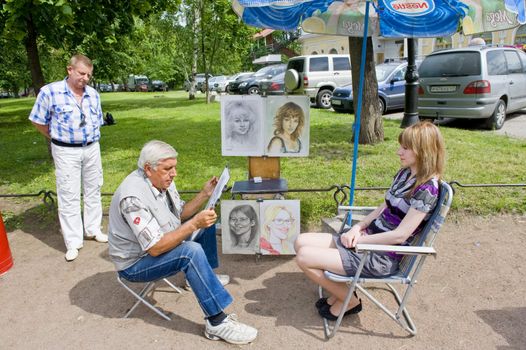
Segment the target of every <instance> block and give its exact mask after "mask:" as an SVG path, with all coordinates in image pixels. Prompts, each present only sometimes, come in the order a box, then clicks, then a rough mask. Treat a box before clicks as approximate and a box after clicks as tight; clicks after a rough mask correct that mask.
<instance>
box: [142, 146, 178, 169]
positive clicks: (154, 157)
mask: <svg viewBox="0 0 526 350" xmlns="http://www.w3.org/2000/svg"><path fill="white" fill-rule="evenodd" d="M168 158H177V151H176V150H175V149H174V148H173V147H172V146H170V145H169V144H167V143H166V142H163V141H159V140H152V141H149V142H147V143H146V144H145V145H144V146H143V147H142V149H141V154H140V156H139V160H138V161H137V166H139V168H140V169H144V166H145V165H146V164H150V165H151V166H152V168H154V169H155V168H157V164H159V162H161V161H163V160H165V159H168Z"/></svg>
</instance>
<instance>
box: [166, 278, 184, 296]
mask: <svg viewBox="0 0 526 350" xmlns="http://www.w3.org/2000/svg"><path fill="white" fill-rule="evenodd" d="M163 281H164V282H165V283H166V284H167V285H169V286H170V287H172V289H174V290H175V291H176V292H177V293H179V294H182V293H183V291H182V290H181V289H180V288H178V287H177V286H175V285H174V284H173V283H172V282H170V281H169V280H168V279H167V278H163Z"/></svg>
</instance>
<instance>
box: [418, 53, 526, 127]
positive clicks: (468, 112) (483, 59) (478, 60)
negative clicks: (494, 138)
mask: <svg viewBox="0 0 526 350" xmlns="http://www.w3.org/2000/svg"><path fill="white" fill-rule="evenodd" d="M419 75H420V80H419V83H420V87H419V90H418V93H419V98H418V114H419V115H420V117H424V118H432V119H435V118H437V119H440V118H463V119H479V120H485V127H487V128H490V129H500V128H502V126H503V125H504V121H505V120H506V114H507V113H511V112H514V111H517V110H519V109H522V108H525V107H526V53H524V52H523V51H521V50H518V49H516V48H513V47H502V46H501V47H498V46H468V47H465V48H460V49H446V50H441V51H436V52H433V53H432V54H430V55H428V56H427V57H426V58H425V59H424V61H423V62H422V64H421V65H420V68H419Z"/></svg>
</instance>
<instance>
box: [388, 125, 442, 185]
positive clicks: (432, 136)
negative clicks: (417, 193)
mask: <svg viewBox="0 0 526 350" xmlns="http://www.w3.org/2000/svg"><path fill="white" fill-rule="evenodd" d="M398 142H399V143H400V145H401V146H402V147H405V148H408V149H410V150H412V151H413V152H414V153H415V156H416V168H417V172H416V182H415V185H414V187H413V190H414V189H415V188H417V187H418V186H420V185H421V184H423V183H424V182H426V181H428V180H429V179H431V178H432V177H434V176H436V177H438V179H442V175H443V173H444V166H445V162H446V147H445V143H444V139H443V137H442V134H441V133H440V130H439V129H438V127H437V126H436V125H434V124H433V123H430V122H429V121H423V122H419V123H416V124H414V125H411V126H410V127H408V128H407V129H405V130H404V131H402V133H400V135H399V136H398Z"/></svg>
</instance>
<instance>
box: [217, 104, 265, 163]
mask: <svg viewBox="0 0 526 350" xmlns="http://www.w3.org/2000/svg"><path fill="white" fill-rule="evenodd" d="M263 115H264V101H263V100H262V99H261V97H260V96H224V97H222V98H221V153H222V155H224V156H260V155H262V150H261V149H262V128H263V123H262V121H263Z"/></svg>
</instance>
